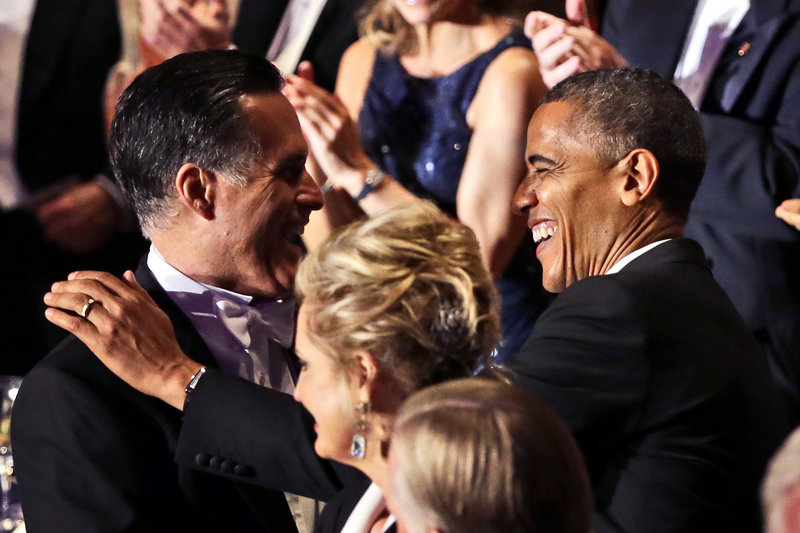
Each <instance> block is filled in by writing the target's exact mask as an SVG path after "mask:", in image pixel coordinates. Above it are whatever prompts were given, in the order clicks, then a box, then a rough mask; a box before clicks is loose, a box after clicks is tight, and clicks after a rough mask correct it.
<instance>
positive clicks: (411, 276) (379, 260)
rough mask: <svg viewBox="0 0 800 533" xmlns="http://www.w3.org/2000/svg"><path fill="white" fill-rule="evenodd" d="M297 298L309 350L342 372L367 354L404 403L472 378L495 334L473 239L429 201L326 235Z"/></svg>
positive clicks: (492, 306) (305, 266)
mask: <svg viewBox="0 0 800 533" xmlns="http://www.w3.org/2000/svg"><path fill="white" fill-rule="evenodd" d="M295 290H296V293H297V297H298V299H299V300H300V301H301V302H302V303H303V304H304V305H307V306H310V308H311V313H309V317H310V318H309V323H308V329H309V335H310V337H311V339H312V342H314V343H315V344H316V345H317V346H318V347H319V348H320V349H321V350H323V351H324V352H325V353H327V354H329V355H330V356H331V357H333V358H335V359H336V360H337V361H338V362H339V363H340V365H341V367H342V368H343V369H344V370H345V371H349V370H351V369H352V355H353V353H354V352H356V351H358V350H364V351H368V352H370V353H371V354H372V356H373V357H374V358H375V360H376V362H377V366H378V373H379V375H381V376H382V377H383V378H384V379H391V381H393V382H394V384H395V386H397V387H398V391H397V392H399V393H400V394H401V395H402V397H405V396H407V395H408V394H410V393H411V392H413V391H415V390H418V389H420V388H422V387H424V386H426V385H430V384H432V383H438V382H440V381H444V380H447V379H452V378H455V377H461V376H468V375H470V374H471V373H472V372H473V370H475V368H476V367H477V366H482V365H483V364H485V363H486V362H487V360H488V357H489V354H490V353H491V351H492V349H493V348H494V346H495V344H496V343H497V341H498V338H499V335H500V320H499V315H498V312H497V303H496V295H495V288H494V284H493V283H492V279H491V276H490V275H489V273H488V272H487V270H486V268H485V267H484V266H483V263H482V260H481V255H480V251H479V247H478V241H477V240H476V238H475V235H474V234H473V232H472V231H471V230H470V229H469V228H467V227H466V226H464V225H463V224H461V223H459V222H457V221H455V220H452V219H449V218H447V217H446V216H445V215H444V214H443V213H442V212H441V211H439V210H438V209H437V208H436V207H435V206H433V205H432V204H430V203H427V202H415V203H413V204H409V205H407V206H402V207H399V208H395V209H392V210H389V211H387V212H386V213H384V214H382V215H379V216H376V217H374V218H370V219H366V220H363V221H360V222H356V223H355V224H351V225H349V226H347V227H345V228H344V229H343V230H342V231H341V232H339V233H337V234H334V235H333V236H332V237H331V238H330V239H328V240H327V241H326V242H325V243H323V244H322V245H320V246H319V247H318V248H317V249H315V250H314V251H313V252H312V253H311V254H309V255H308V256H307V257H306V258H305V260H304V261H303V262H302V264H301V265H300V269H299V272H298V275H297V280H296V284H295Z"/></svg>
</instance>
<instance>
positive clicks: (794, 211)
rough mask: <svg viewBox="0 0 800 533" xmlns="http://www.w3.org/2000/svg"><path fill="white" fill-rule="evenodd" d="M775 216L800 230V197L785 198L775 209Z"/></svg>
mask: <svg viewBox="0 0 800 533" xmlns="http://www.w3.org/2000/svg"><path fill="white" fill-rule="evenodd" d="M775 216H776V217H778V218H780V219H781V220H783V221H784V222H786V223H787V224H791V225H792V226H794V227H795V228H797V229H798V230H800V198H793V199H790V200H784V201H783V202H782V203H781V205H779V206H778V207H777V208H776V209H775Z"/></svg>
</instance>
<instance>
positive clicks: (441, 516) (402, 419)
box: [391, 378, 592, 533]
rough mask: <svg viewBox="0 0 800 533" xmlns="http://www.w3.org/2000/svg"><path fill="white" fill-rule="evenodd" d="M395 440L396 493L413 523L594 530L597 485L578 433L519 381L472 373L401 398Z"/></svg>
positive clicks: (461, 532)
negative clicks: (516, 384)
mask: <svg viewBox="0 0 800 533" xmlns="http://www.w3.org/2000/svg"><path fill="white" fill-rule="evenodd" d="M391 446H392V448H391V454H392V461H395V460H396V461H397V463H396V464H397V470H396V471H395V472H394V473H393V478H392V481H391V486H392V494H393V496H394V498H395V502H396V504H397V505H398V507H399V509H397V510H396V511H402V512H399V516H400V519H405V522H404V525H405V526H406V527H407V528H408V530H409V531H410V532H414V533H416V532H417V531H425V530H426V529H428V528H431V527H433V528H436V529H438V530H439V531H442V532H445V533H465V532H470V533H517V532H518V533H523V532H530V531H535V532H537V533H588V532H589V531H590V530H591V510H592V494H591V488H590V485H589V478H588V474H587V473H586V467H585V465H584V462H583V457H582V455H581V453H580V451H579V450H578V447H577V445H576V444H575V441H574V440H573V439H572V436H571V435H570V433H569V430H568V429H567V428H566V426H565V425H564V424H563V423H562V422H561V421H560V419H558V418H557V417H556V416H555V415H554V414H553V413H552V412H550V410H549V409H547V408H546V407H545V406H544V404H542V403H541V402H540V401H538V400H536V399H535V398H534V397H533V396H531V395H530V394H528V393H526V392H524V391H522V390H521V389H518V388H516V387H514V386H513V385H510V384H508V383H504V382H500V381H495V380H489V379H484V378H470V379H460V380H455V381H450V382H448V383H443V384H440V385H436V386H433V387H429V388H427V389H425V390H422V391H420V392H418V393H416V394H414V395H413V396H411V397H410V398H409V399H408V400H406V402H405V403H404V404H403V405H402V406H401V407H400V410H399V412H398V414H397V417H396V419H395V426H394V431H393V435H392V444H391ZM406 522H407V523H406Z"/></svg>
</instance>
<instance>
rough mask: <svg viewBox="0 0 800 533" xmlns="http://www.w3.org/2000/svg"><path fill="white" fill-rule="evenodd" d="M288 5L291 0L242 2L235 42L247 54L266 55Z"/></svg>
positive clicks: (248, 0) (234, 30)
mask: <svg viewBox="0 0 800 533" xmlns="http://www.w3.org/2000/svg"><path fill="white" fill-rule="evenodd" d="M288 4H289V0H242V3H241V4H240V6H239V14H238V16H237V18H236V26H235V27H234V29H233V42H234V43H235V44H236V46H237V47H239V49H241V50H244V51H246V52H250V53H253V54H258V55H262V56H264V55H266V54H267V50H269V46H270V44H271V43H272V39H273V38H274V37H275V33H276V32H277V31H278V26H280V23H281V18H282V17H283V12H284V11H285V10H286V6H287V5H288Z"/></svg>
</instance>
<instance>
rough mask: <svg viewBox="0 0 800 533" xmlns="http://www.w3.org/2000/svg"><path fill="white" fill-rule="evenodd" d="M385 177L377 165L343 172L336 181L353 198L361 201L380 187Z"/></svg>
mask: <svg viewBox="0 0 800 533" xmlns="http://www.w3.org/2000/svg"><path fill="white" fill-rule="evenodd" d="M383 176H384V174H383V172H381V171H380V169H379V168H378V167H377V166H376V165H374V164H369V165H364V166H359V167H355V168H352V169H350V170H348V171H347V172H342V173H341V174H340V175H339V176H337V179H336V180H335V181H336V183H337V185H339V186H340V187H341V188H342V189H344V190H345V191H346V192H347V194H349V195H350V196H351V197H352V198H354V199H355V198H359V200H361V199H363V198H364V196H366V194H369V193H370V192H372V191H374V190H375V189H377V188H378V187H379V186H380V184H381V183H382V182H383ZM365 191H366V194H364V192H365Z"/></svg>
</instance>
